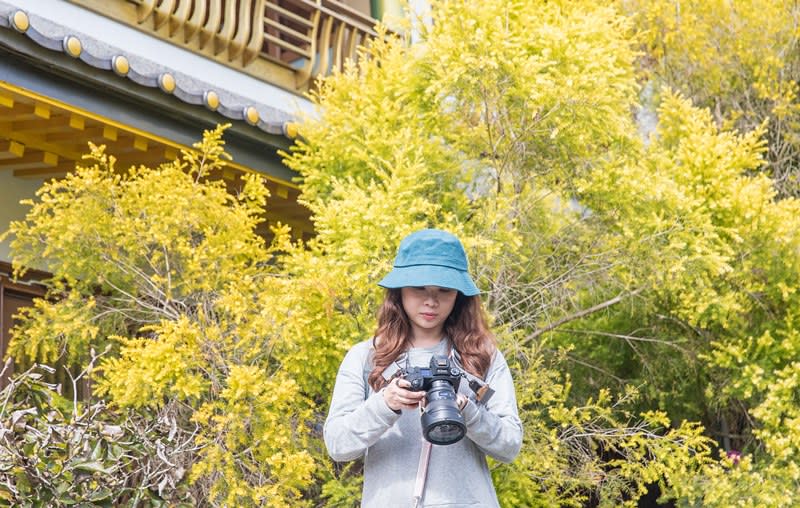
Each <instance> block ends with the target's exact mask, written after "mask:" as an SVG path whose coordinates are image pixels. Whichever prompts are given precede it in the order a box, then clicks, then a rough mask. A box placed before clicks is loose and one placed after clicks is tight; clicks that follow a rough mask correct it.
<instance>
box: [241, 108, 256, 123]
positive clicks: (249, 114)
mask: <svg viewBox="0 0 800 508" xmlns="http://www.w3.org/2000/svg"><path fill="white" fill-rule="evenodd" d="M244 119H245V121H246V122H247V123H249V124H250V125H255V124H257V123H258V119H259V114H258V110H257V109H256V108H254V107H253V106H247V107H246V108H244Z"/></svg>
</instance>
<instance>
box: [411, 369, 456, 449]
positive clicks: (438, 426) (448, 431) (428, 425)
mask: <svg viewBox="0 0 800 508" xmlns="http://www.w3.org/2000/svg"><path fill="white" fill-rule="evenodd" d="M421 423H422V434H423V435H424V436H425V439H427V440H428V441H430V442H431V443H433V444H438V445H448V444H453V443H457V442H458V441H460V440H461V438H463V437H464V435H465V434H466V433H467V425H466V423H465V422H464V416H462V415H461V411H460V410H459V409H458V402H457V400H456V392H455V390H454V389H453V385H452V384H450V382H449V381H447V380H444V379H434V380H433V381H432V382H431V387H430V389H428V391H427V393H426V394H425V411H424V412H423V413H422V422H421Z"/></svg>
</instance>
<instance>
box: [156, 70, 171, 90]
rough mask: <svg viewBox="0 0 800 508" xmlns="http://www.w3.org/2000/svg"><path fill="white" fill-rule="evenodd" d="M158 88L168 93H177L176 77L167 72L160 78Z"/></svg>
mask: <svg viewBox="0 0 800 508" xmlns="http://www.w3.org/2000/svg"><path fill="white" fill-rule="evenodd" d="M158 87H159V88H161V89H162V90H164V91H165V92H167V93H172V92H174V91H175V76H173V75H172V74H170V73H168V72H165V73H164V74H162V75H160V76H159V77H158Z"/></svg>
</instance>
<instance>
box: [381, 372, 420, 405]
mask: <svg viewBox="0 0 800 508" xmlns="http://www.w3.org/2000/svg"><path fill="white" fill-rule="evenodd" d="M409 386H411V383H409V382H408V381H406V380H405V379H401V378H399V377H396V378H394V379H392V381H391V382H390V383H389V384H388V385H386V388H384V389H383V390H382V392H383V400H385V401H386V405H387V406H389V407H390V408H391V409H392V410H393V411H400V410H401V409H417V408H418V407H419V401H420V400H422V398H423V397H424V396H425V392H422V391H420V392H413V391H411V390H408V387H409Z"/></svg>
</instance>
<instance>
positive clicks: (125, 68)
mask: <svg viewBox="0 0 800 508" xmlns="http://www.w3.org/2000/svg"><path fill="white" fill-rule="evenodd" d="M111 66H112V67H113V68H114V72H116V73H117V74H119V75H120V76H126V75H127V74H128V72H129V71H130V70H131V64H130V62H128V59H127V58H126V57H125V56H123V55H117V56H115V57H114V58H112V59H111Z"/></svg>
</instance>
